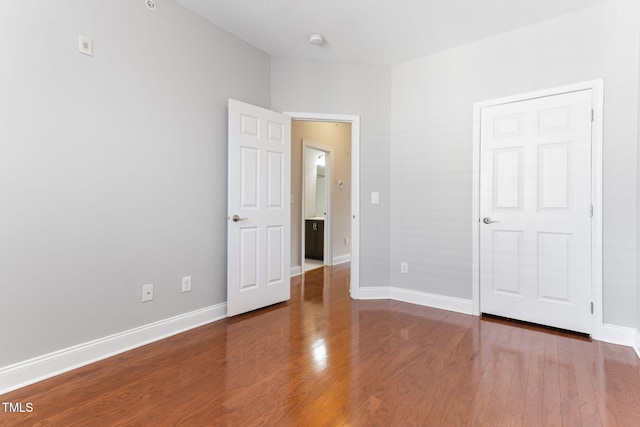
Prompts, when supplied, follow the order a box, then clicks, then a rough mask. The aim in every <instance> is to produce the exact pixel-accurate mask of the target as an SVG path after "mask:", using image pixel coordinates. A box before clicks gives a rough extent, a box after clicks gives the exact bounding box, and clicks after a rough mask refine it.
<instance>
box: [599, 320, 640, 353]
mask: <svg viewBox="0 0 640 427" xmlns="http://www.w3.org/2000/svg"><path fill="white" fill-rule="evenodd" d="M637 333H638V331H637V330H636V329H634V328H629V327H626V326H617V325H608V324H606V323H605V324H604V325H602V336H601V337H600V338H601V341H604V342H608V343H610V344H619V345H626V346H627V347H634V348H635V342H636V334H637ZM636 351H637V350H636Z"/></svg>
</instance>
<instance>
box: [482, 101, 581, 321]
mask: <svg viewBox="0 0 640 427" xmlns="http://www.w3.org/2000/svg"><path fill="white" fill-rule="evenodd" d="M591 124H592V91H591V90H581V91H576V92H570V93H564V94H559V95H554V96H546V97H541V98H536V99H530V100H526V101H520V102H512V103H507V104H502V105H497V106H491V107H486V108H482V110H481V130H480V135H481V136H480V138H481V139H480V145H481V148H480V156H481V159H480V168H481V174H480V216H481V218H480V221H481V222H480V288H481V291H480V306H481V311H482V312H484V313H490V314H495V315H499V316H504V317H509V318H514V319H520V320H524V321H529V322H534V323H539V324H544V325H549V326H554V327H558V328H563V329H568V330H573V331H578V332H584V333H591V332H592V325H593V322H592V318H591V316H592V307H591V301H592V298H591V220H592V207H591V137H592V136H591V132H592V131H591Z"/></svg>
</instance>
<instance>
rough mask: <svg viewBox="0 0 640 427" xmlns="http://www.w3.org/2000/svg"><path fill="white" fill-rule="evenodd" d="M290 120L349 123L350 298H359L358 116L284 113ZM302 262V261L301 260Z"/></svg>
mask: <svg viewBox="0 0 640 427" xmlns="http://www.w3.org/2000/svg"><path fill="white" fill-rule="evenodd" d="M283 114H286V115H288V116H290V117H291V120H305V121H310V122H337V123H351V280H350V285H349V292H350V293H351V298H353V299H359V298H360V116H353V115H347V114H323V113H299V112H289V111H285V112H284V113H283ZM303 262H304V260H303Z"/></svg>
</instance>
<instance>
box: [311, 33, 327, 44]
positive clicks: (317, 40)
mask: <svg viewBox="0 0 640 427" xmlns="http://www.w3.org/2000/svg"><path fill="white" fill-rule="evenodd" d="M309 43H311V44H315V45H316V46H320V45H323V44H324V37H322V34H318V33H314V34H310V35H309Z"/></svg>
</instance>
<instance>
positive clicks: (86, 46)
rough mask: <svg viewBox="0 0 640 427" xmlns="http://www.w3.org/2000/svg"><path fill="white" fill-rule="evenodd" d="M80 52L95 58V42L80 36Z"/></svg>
mask: <svg viewBox="0 0 640 427" xmlns="http://www.w3.org/2000/svg"><path fill="white" fill-rule="evenodd" d="M78 52H80V53H84V54H85V55H88V56H93V40H91V39H90V38H89V37H87V36H83V35H82V34H78Z"/></svg>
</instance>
